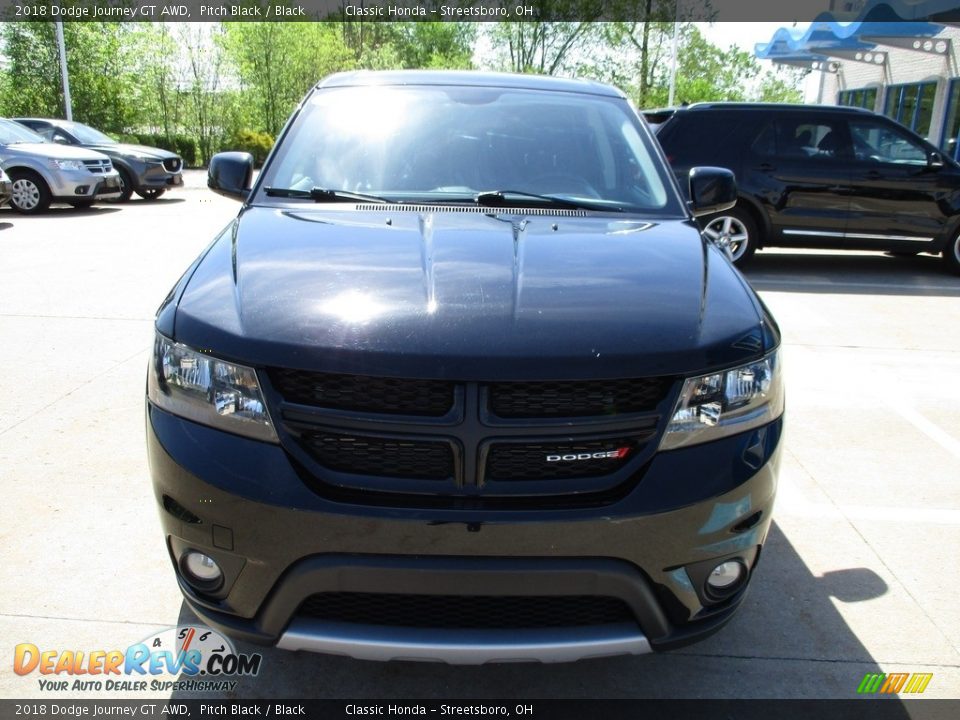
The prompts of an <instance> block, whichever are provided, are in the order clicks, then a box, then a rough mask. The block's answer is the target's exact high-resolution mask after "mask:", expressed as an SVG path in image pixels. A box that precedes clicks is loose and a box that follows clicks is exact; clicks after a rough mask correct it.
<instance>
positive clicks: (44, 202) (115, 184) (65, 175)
mask: <svg viewBox="0 0 960 720" xmlns="http://www.w3.org/2000/svg"><path fill="white" fill-rule="evenodd" d="M0 167H2V168H3V170H4V171H6V173H7V175H9V176H10V181H11V182H12V184H13V187H12V191H11V195H12V197H11V198H10V206H11V207H12V208H13V209H14V210H16V211H18V212H21V213H25V214H34V213H40V212H43V211H45V210H46V209H47V208H48V207H50V203H52V202H64V203H68V204H70V205H73V206H74V207H89V206H90V205H93V203H94V201H96V200H110V199H113V198H116V197H118V196H119V195H120V177H119V175H118V174H117V171H116V170H114V168H113V163H112V162H111V161H110V158H108V157H107V156H106V155H104V154H102V153H98V152H96V151H94V150H87V149H84V148H74V147H69V146H65V145H58V144H54V143H50V142H47V141H46V140H44V139H43V138H42V137H41V136H40V135H37V134H36V133H35V132H33V131H32V130H28V129H27V128H25V127H23V126H22V125H20V124H18V123H15V122H13V121H12V120H5V119H2V118H0Z"/></svg>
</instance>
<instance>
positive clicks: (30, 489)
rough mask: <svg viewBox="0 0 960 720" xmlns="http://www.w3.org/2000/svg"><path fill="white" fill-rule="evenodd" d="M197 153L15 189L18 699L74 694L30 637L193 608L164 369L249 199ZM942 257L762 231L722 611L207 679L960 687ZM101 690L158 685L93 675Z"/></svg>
mask: <svg viewBox="0 0 960 720" xmlns="http://www.w3.org/2000/svg"><path fill="white" fill-rule="evenodd" d="M187 176H188V177H187V185H186V187H185V188H183V189H180V190H177V191H174V192H171V193H168V194H167V195H166V196H164V197H163V198H161V199H160V200H158V201H155V202H147V201H143V200H139V199H134V200H133V201H131V202H130V203H127V204H126V205H98V206H95V207H94V208H92V209H90V210H87V211H77V210H73V209H71V208H68V207H66V206H63V207H55V208H54V209H53V211H51V212H50V213H49V214H47V215H44V216H40V217H23V216H21V215H17V214H15V213H14V212H13V211H12V210H10V209H3V210H0V348H2V352H0V487H2V490H3V497H2V499H0V588H2V592H0V698H38V697H50V698H53V697H78V696H77V695H76V694H75V693H71V692H66V693H49V692H45V691H42V690H40V687H39V685H38V675H37V674H36V673H34V674H32V675H29V676H19V675H17V674H16V673H14V671H13V663H12V659H13V658H12V653H13V648H14V646H15V645H16V644H18V643H24V642H29V643H33V644H35V645H37V646H38V647H40V648H43V649H48V648H49V649H58V650H66V649H77V650H81V649H82V650H85V651H92V650H97V649H101V650H110V649H115V648H121V649H122V648H125V647H127V646H128V645H130V644H131V643H134V642H137V641H138V640H140V639H142V638H144V637H147V636H149V635H150V634H151V633H154V632H156V631H158V630H159V629H162V628H165V627H170V626H175V625H177V624H178V623H179V624H188V623H190V622H192V621H193V617H192V615H190V613H189V611H187V610H186V609H185V607H184V606H183V604H182V603H181V600H180V594H179V591H178V589H177V586H176V583H175V581H174V577H173V572H172V570H171V568H170V565H169V561H168V559H167V555H166V551H165V548H164V544H163V539H162V537H161V532H160V525H159V522H158V519H157V511H156V507H155V504H154V500H153V496H152V493H151V490H150V483H149V478H148V473H147V465H146V455H145V447H144V432H143V422H144V420H143V392H144V377H145V369H146V363H147V358H148V352H149V349H150V346H151V342H152V316H153V312H154V310H155V309H156V307H157V305H158V304H159V303H160V301H161V299H162V298H163V297H164V296H165V295H166V293H167V291H168V290H169V288H170V287H171V286H172V285H173V283H174V282H175V281H176V280H177V278H178V277H179V276H180V273H181V272H182V271H183V270H184V269H185V268H186V267H187V265H188V264H189V263H190V262H191V261H192V260H193V258H194V257H195V256H196V255H197V254H198V253H199V252H200V251H201V250H202V249H203V248H204V247H205V246H206V245H207V244H208V243H209V242H210V240H211V239H212V237H213V235H214V234H215V232H216V231H217V230H219V229H220V228H222V227H223V226H224V225H225V224H226V223H227V222H228V221H229V220H230V219H231V217H232V216H233V215H234V214H235V212H236V210H237V209H238V205H237V204H236V203H233V202H231V201H229V200H225V199H223V198H219V197H217V196H215V195H213V194H212V193H210V192H208V191H207V190H206V189H205V188H203V176H202V174H200V173H199V172H195V171H191V172H188V173H187ZM940 265H941V264H940V261H939V259H936V258H932V257H924V256H919V257H915V258H891V257H886V256H883V255H880V254H840V253H817V252H802V253H789V252H781V251H767V252H762V253H760V254H758V255H757V257H756V259H755V262H754V264H753V266H752V267H751V268H750V270H749V272H748V273H747V275H748V278H749V279H750V280H751V282H752V283H753V284H754V285H755V287H756V288H757V289H758V290H759V291H760V293H761V295H762V297H763V298H764V300H765V301H766V303H767V304H768V305H769V306H770V308H771V309H772V310H773V312H774V314H775V316H776V317H777V319H778V320H779V322H780V324H781V328H782V330H783V334H784V342H785V357H786V372H787V383H788V386H787V387H788V395H787V405H788V410H787V412H788V416H787V423H788V425H787V435H786V446H785V453H784V457H783V466H782V471H781V478H780V480H781V485H780V489H779V497H778V501H777V508H776V512H775V522H774V526H773V529H772V533H771V536H770V538H769V539H768V543H767V546H766V548H765V550H764V558H763V562H762V563H761V566H760V568H759V569H758V573H757V576H756V578H755V581H754V585H753V587H752V588H751V592H750V596H749V597H748V598H747V600H746V602H745V604H744V606H743V607H742V608H741V611H740V613H739V614H738V616H737V617H736V618H735V620H734V621H733V622H732V623H731V624H730V625H729V626H727V628H725V629H724V630H723V631H722V632H721V633H720V634H718V635H716V636H714V637H713V638H711V639H709V640H707V641H706V642H703V643H701V644H699V645H695V646H692V647H689V648H686V649H683V650H679V651H676V652H673V653H671V654H667V655H651V656H644V657H633V658H614V659H604V660H593V661H585V662H580V663H576V664H568V665H557V666H550V665H521V666H512V665H511V666H503V665H501V666H485V667H449V666H443V665H433V664H413V663H390V664H378V663H369V662H360V661H354V660H349V659H345V658H336V657H327V656H317V655H308V654H293V653H287V652H282V651H276V650H272V649H262V648H255V647H253V646H242V649H244V650H245V651H248V652H254V651H259V652H262V653H263V655H264V659H263V663H262V670H261V672H260V675H259V676H258V677H257V678H255V679H246V680H243V681H241V682H240V684H239V685H238V686H237V687H236V689H235V690H233V691H231V692H228V693H226V694H223V695H215V696H209V697H222V698H230V697H245V698H257V697H265V698H269V697H287V698H298V697H316V698H323V697H329V698H350V699H362V698H411V697H415V698H445V699H455V698H518V699H524V698H527V699H529V698H574V697H584V698H591V697H618V698H619V697H625V698H626V697H644V698H654V697H664V698H702V697H717V698H726V697H737V698H739V697H748V698H756V697H775V698H787V697H803V698H823V697H828V698H852V697H856V690H857V686H858V685H859V683H860V681H861V680H862V679H863V677H864V675H865V674H866V673H868V672H886V673H892V672H906V673H932V674H933V677H932V679H931V681H930V683H929V685H928V686H927V689H926V692H925V693H924V697H940V698H958V697H960V603H958V602H957V601H956V597H955V595H956V586H957V581H956V576H955V574H956V572H957V570H958V567H960V562H958V557H960V552H958V548H960V482H958V480H960V470H958V463H960V382H958V381H957V378H958V377H960V332H958V331H957V328H958V327H960V277H952V276H949V275H947V274H945V273H944V272H943V271H942V270H941V267H940ZM105 696H111V697H143V696H144V694H143V693H140V694H138V693H129V692H127V693H124V692H120V693H107V692H103V693H97V692H94V693H84V694H83V695H82V697H105ZM149 696H150V697H155V696H156V693H152V694H149ZM179 697H185V698H187V697H202V695H194V694H190V693H185V694H181V695H179Z"/></svg>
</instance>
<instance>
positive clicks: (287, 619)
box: [147, 72, 784, 663]
mask: <svg viewBox="0 0 960 720" xmlns="http://www.w3.org/2000/svg"><path fill="white" fill-rule="evenodd" d="M251 177H252V160H251V158H250V157H249V156H248V155H245V154H242V153H225V154H222V155H219V156H216V157H214V158H213V160H212V162H211V166H210V173H209V184H210V187H211V188H213V189H214V190H216V191H217V192H220V193H222V194H225V195H228V196H232V197H236V198H238V199H240V200H242V201H243V206H242V209H241V211H240V214H239V216H238V217H237V218H236V219H235V220H233V222H231V223H230V224H229V225H228V226H227V227H226V228H225V229H224V230H223V232H222V233H221V234H220V235H219V237H217V238H216V239H215V240H214V241H213V243H212V244H211V245H210V246H209V247H208V248H207V250H206V251H205V252H204V253H203V254H202V255H201V257H200V258H198V259H197V260H196V261H195V262H194V264H193V265H192V266H191V267H190V268H189V270H188V271H187V272H186V274H185V275H184V276H183V277H182V279H181V280H180V281H179V282H178V283H177V284H176V286H175V287H174V288H173V290H172V291H171V292H170V294H169V296H168V297H167V298H166V300H164V302H163V304H162V305H161V307H160V310H159V312H158V315H157V319H156V342H155V349H154V353H153V358H152V362H151V364H150V370H149V376H148V391H147V392H148V402H147V433H148V447H149V455H150V466H151V471H152V475H153V482H154V488H155V494H156V499H157V502H158V503H159V506H160V515H161V518H162V524H163V530H164V534H165V541H166V543H167V547H168V550H169V553H170V558H171V561H172V563H173V567H174V569H175V571H176V576H177V579H178V581H179V584H180V588H181V590H182V592H183V594H184V596H185V598H186V601H187V603H188V604H189V606H190V608H191V609H192V610H193V611H194V612H195V613H196V614H197V615H198V616H199V617H200V618H201V619H202V620H203V621H205V622H206V623H207V624H209V625H211V626H213V627H215V628H217V629H219V630H221V631H223V632H226V633H228V634H230V635H232V636H234V637H237V638H242V639H246V640H251V641H256V642H260V643H267V644H275V645H278V646H279V647H282V648H288V649H294V650H313V651H319V652H329V653H339V654H345V655H350V656H354V657H358V658H368V659H381V660H385V659H395V658H404V659H421V660H423V659H428V660H441V661H446V662H451V663H482V662H491V661H508V660H540V661H563V660H575V659H579V658H586V657H595V656H603V655H616V654H627V653H634V654H636V653H643V652H648V651H650V650H665V649H670V648H674V647H678V646H680V645H683V644H685V643H688V642H692V641H694V640H697V639H699V638H702V637H704V636H706V635H708V634H710V633H711V632H713V631H715V630H717V629H719V628H720V627H721V626H723V625H724V623H726V621H727V620H729V619H730V617H731V615H732V614H733V613H734V612H735V610H736V608H737V607H738V605H739V604H740V603H741V600H742V598H743V597H744V593H745V591H746V588H747V585H748V583H749V581H750V578H751V576H752V574H753V572H754V570H755V568H756V567H757V561H758V559H759V556H760V549H761V546H762V545H763V542H764V540H765V537H766V534H767V530H768V528H769V526H770V521H771V515H770V513H771V509H772V505H773V501H774V494H775V489H776V470H777V466H778V456H779V453H778V448H779V445H780V437H781V430H782V415H783V404H784V391H783V383H782V377H781V366H780V359H779V355H778V350H779V344H780V336H779V331H778V329H777V326H776V323H775V322H774V320H773V318H772V317H771V316H770V313H769V312H768V311H767V309H766V308H765V307H764V305H763V304H762V303H761V301H760V300H759V299H758V298H757V296H756V295H755V294H754V293H753V291H752V290H751V288H750V286H749V285H748V284H747V283H746V281H745V280H744V279H743V277H742V276H741V275H740V273H739V272H738V271H737V270H736V269H734V267H733V266H732V265H731V263H730V262H729V260H728V258H727V257H726V255H725V254H724V253H723V251H722V250H721V249H719V248H718V247H715V246H714V245H712V244H711V243H709V242H708V241H706V240H705V239H703V238H702V237H701V235H700V233H699V232H698V230H697V227H696V224H695V222H694V217H695V216H700V215H703V214H705V213H711V212H717V211H719V210H721V209H724V208H728V207H730V206H731V204H732V203H733V202H734V201H735V200H736V188H735V184H734V181H733V176H732V174H731V173H730V172H729V171H727V170H722V169H717V168H696V169H694V170H693V171H692V172H691V173H690V175H689V178H687V181H688V184H689V188H688V193H689V198H690V200H689V202H688V203H687V202H685V201H684V200H682V199H681V193H680V191H679V188H678V186H677V183H676V180H675V179H674V178H673V175H672V174H671V172H670V169H669V167H668V166H667V165H666V162H665V159H664V157H663V155H662V153H661V151H660V149H659V148H658V146H657V143H656V142H655V140H654V139H653V138H652V137H651V135H650V132H649V130H648V129H647V128H646V126H645V124H644V123H643V121H642V120H640V119H639V117H638V116H637V114H636V112H635V111H634V110H633V109H632V108H631V106H630V105H629V103H628V101H627V100H626V98H625V97H624V96H623V95H622V94H621V93H620V92H619V91H617V90H615V89H614V88H611V87H608V86H605V85H598V84H595V83H588V82H579V81H572V80H560V79H555V78H540V77H530V76H513V75H498V74H473V73H447V72H443V73H441V72H384V73H349V74H341V75H335V76H333V77H330V78H328V79H327V80H325V81H324V82H322V83H320V84H319V85H318V86H317V87H316V88H314V89H313V90H312V91H311V93H310V94H309V95H308V96H307V97H306V99H305V100H304V101H303V102H302V103H301V105H300V106H299V107H298V108H297V110H296V111H295V113H294V114H293V116H292V118H291V119H290V121H289V122H288V124H287V126H286V128H285V129H284V130H283V132H282V134H281V136H280V138H279V140H278V142H277V145H276V147H275V149H274V150H273V152H272V154H271V156H270V157H269V158H268V160H267V162H266V164H265V166H264V168H263V170H262V172H261V173H260V175H259V177H258V178H257V181H256V183H253V186H252V187H250V185H251V182H250V180H251Z"/></svg>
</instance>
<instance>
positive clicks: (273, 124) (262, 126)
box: [223, 22, 355, 136]
mask: <svg viewBox="0 0 960 720" xmlns="http://www.w3.org/2000/svg"><path fill="white" fill-rule="evenodd" d="M223 45H224V48H225V50H226V52H227V54H228V57H229V59H230V60H231V61H232V63H233V65H234V67H235V68H236V71H237V75H238V77H239V80H240V84H241V87H242V89H243V94H244V97H246V98H247V100H248V101H249V103H250V104H251V106H252V108H253V109H254V112H253V113H252V118H253V120H254V125H255V126H256V127H255V128H251V129H256V130H266V131H267V132H268V133H270V134H271V135H274V136H276V134H277V133H279V132H280V129H281V128H282V127H283V123H284V122H285V121H286V119H287V117H288V116H289V115H290V113H291V111H292V110H293V108H294V107H295V106H296V104H297V102H299V101H300V99H301V98H302V97H303V95H304V94H305V93H306V92H307V90H309V89H310V87H311V86H312V85H314V84H315V83H316V82H317V81H318V80H320V79H321V78H322V77H323V76H325V75H328V74H329V73H331V72H336V71H339V70H346V69H349V68H352V67H354V65H355V62H354V59H353V56H352V54H351V52H350V50H349V49H348V48H347V47H346V45H345V44H344V42H343V39H342V37H341V35H340V33H339V32H338V31H337V28H336V27H334V26H333V25H332V24H330V23H309V24H306V23H275V22H264V23H249V22H239V23H224V24H223Z"/></svg>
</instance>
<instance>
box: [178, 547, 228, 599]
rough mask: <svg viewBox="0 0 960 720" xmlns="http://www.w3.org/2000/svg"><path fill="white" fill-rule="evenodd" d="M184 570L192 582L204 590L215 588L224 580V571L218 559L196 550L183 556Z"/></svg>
mask: <svg viewBox="0 0 960 720" xmlns="http://www.w3.org/2000/svg"><path fill="white" fill-rule="evenodd" d="M183 570H184V573H185V574H186V576H187V580H189V581H190V584H191V585H194V586H196V587H197V588H199V589H202V590H212V589H215V588H216V587H217V586H219V585H220V582H221V581H222V580H223V571H222V570H221V569H220V566H219V565H217V561H216V560H214V559H213V558H212V557H210V556H209V555H204V554H203V553H202V552H197V551H196V550H190V551H189V552H188V553H187V554H186V555H184V556H183Z"/></svg>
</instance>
